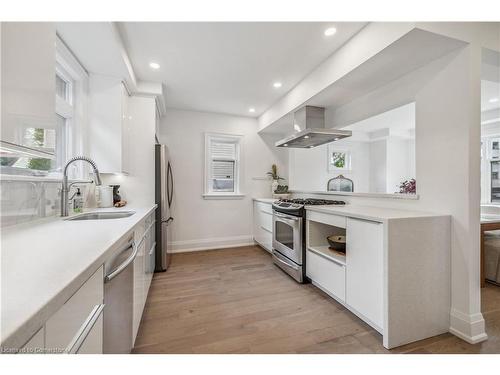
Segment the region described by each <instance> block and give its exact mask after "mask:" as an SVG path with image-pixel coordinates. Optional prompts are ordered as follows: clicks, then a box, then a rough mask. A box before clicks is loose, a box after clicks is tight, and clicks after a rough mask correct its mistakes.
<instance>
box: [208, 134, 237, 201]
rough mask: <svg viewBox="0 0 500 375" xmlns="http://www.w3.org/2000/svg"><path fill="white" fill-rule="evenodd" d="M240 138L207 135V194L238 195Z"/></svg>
mask: <svg viewBox="0 0 500 375" xmlns="http://www.w3.org/2000/svg"><path fill="white" fill-rule="evenodd" d="M240 138H241V137H239V136H230V135H221V134H207V135H206V147H207V155H206V158H207V173H206V174H207V176H206V179H207V181H206V193H207V194H218V193H222V194H231V193H234V194H237V193H238V176H239V170H238V169H239V142H240Z"/></svg>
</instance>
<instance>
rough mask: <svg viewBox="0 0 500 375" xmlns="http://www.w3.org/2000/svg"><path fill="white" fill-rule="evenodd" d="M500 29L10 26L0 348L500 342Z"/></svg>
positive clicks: (459, 346)
mask: <svg viewBox="0 0 500 375" xmlns="http://www.w3.org/2000/svg"><path fill="white" fill-rule="evenodd" d="M499 26H500V25H499V24H498V23H487V22H475V23H446V22H438V23H432V22H398V23H391V22H284V23H279V22H268V23H265V22H251V23H243V22H228V23H217V22H215V23H214V22H155V23H149V22H25V23H23V22H2V23H1V34H0V36H1V46H0V47H1V50H2V55H1V56H2V57H1V69H2V78H1V87H2V88H1V90H2V91H1V94H2V107H1V109H2V136H1V153H2V155H1V156H2V166H1V168H2V170H1V187H2V190H1V219H2V225H1V228H2V233H1V244H2V255H1V257H2V297H1V298H2V318H1V347H2V352H4V353H10V354H13V353H48V354H56V353H88V354H101V353H104V354H129V353H137V354H146V353H155V354H205V353H219V354H229V353H238V354H278V353H295V354H298V353H310V354H311V353H323V354H333V353H358V354H361V353H385V354H389V353H496V354H500V346H499V344H498V343H499V338H500V331H498V317H497V316H498V312H499V311H500V310H498V306H499V301H500V288H499V287H498V283H497V282H496V281H495V280H494V279H493V278H492V277H488V278H487V279H488V280H489V281H488V282H487V283H486V285H485V286H484V288H481V280H482V276H481V263H482V262H483V259H487V262H486V263H487V265H486V266H487V270H489V269H490V268H491V267H500V266H499V265H500V260H497V262H498V264H499V265H497V263H495V261H494V260H492V259H493V256H492V255H490V254H491V252H490V250H488V255H486V256H485V255H484V254H482V253H481V246H480V236H481V232H480V229H479V228H480V210H484V206H485V205H489V204H491V205H494V203H495V202H494V200H490V201H485V198H484V196H488V195H491V194H493V193H492V192H491V191H488V192H486V193H483V194H481V189H482V188H483V190H484V186H485V183H484V181H483V180H485V179H486V177H485V176H486V175H485V174H484V171H483V172H481V168H479V156H480V155H482V151H481V147H485V146H481V142H480V140H481V138H482V137H483V138H484V136H485V134H483V135H482V134H481V132H482V131H483V132H484V129H485V127H484V125H485V124H483V123H484V119H482V116H484V115H485V114H484V113H482V112H485V111H489V112H488V113H490V112H491V111H497V109H498V106H490V107H485V106H484V105H483V102H488V103H489V104H494V103H495V102H490V100H491V99H492V98H494V97H496V96H495V95H497V94H498V90H499V87H500V86H498V84H497V85H496V86H494V87H493V89H490V90H489V91H488V93H489V94H488V95H492V96H491V98H490V97H488V98H485V97H484V95H485V94H484V92H485V90H484V89H483V86H484V85H486V84H487V82H491V81H495V80H496V82H497V83H498V82H500V79H498V77H499V76H500V62H499V61H500V58H499V56H500V41H499V33H498V31H499V30H500V28H499ZM262 35H266V38H265V40H263V39H262ZM242 45H243V46H246V47H245V48H242V47H241V46H242ZM297 51H302V52H303V54H302V56H301V57H300V58H296V59H295V60H294V61H295V62H294V63H290V61H291V60H292V57H293V56H294V55H295V54H296V52H297ZM200 56H203V58H202V59H200ZM486 76H488V77H486ZM491 76H493V78H491ZM495 77H496V78H495ZM479 124H481V126H480V125H479ZM488 124H489V127H490V128H492V127H495V126H497V127H498V126H499V124H498V118H497V117H494V118H492V119H489V122H488ZM488 124H487V125H488ZM498 134H500V133H496V132H492V133H491V137H493V136H495V137H496V136H497V135H498ZM492 142H493V141H492ZM484 144H486V143H484ZM491 147H492V148H493V146H491ZM484 152H486V151H484ZM488 152H490V151H488ZM488 160H490V159H488ZM482 169H483V170H484V168H482ZM490 178H491V176H490ZM487 182H489V180H488V179H487ZM480 196H481V197H482V198H480ZM481 205H482V206H481ZM490 245H491V241H490V242H488V246H490ZM493 251H495V250H493ZM492 264H493V266H492ZM488 267H490V268H488Z"/></svg>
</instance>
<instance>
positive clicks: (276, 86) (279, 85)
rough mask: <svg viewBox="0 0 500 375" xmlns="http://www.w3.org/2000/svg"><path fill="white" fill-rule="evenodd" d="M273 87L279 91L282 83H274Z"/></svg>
mask: <svg viewBox="0 0 500 375" xmlns="http://www.w3.org/2000/svg"><path fill="white" fill-rule="evenodd" d="M273 87H274V88H276V89H279V88H280V87H281V82H274V83H273Z"/></svg>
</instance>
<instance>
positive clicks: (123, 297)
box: [103, 236, 139, 354]
mask: <svg viewBox="0 0 500 375" xmlns="http://www.w3.org/2000/svg"><path fill="white" fill-rule="evenodd" d="M138 249H139V246H136V244H135V243H134V241H133V236H132V237H131V238H130V239H129V240H128V241H127V243H126V244H125V245H124V246H123V248H122V249H121V250H120V251H119V252H118V254H117V255H116V256H115V257H114V258H112V259H111V260H110V261H109V262H107V263H105V265H104V272H105V273H106V276H105V277H104V305H105V306H106V307H105V309H104V329H103V331H104V338H103V352H104V353H106V354H128V353H130V351H131V350H132V346H133V342H132V341H133V335H132V318H133V310H134V306H133V296H134V290H133V287H134V259H135V257H136V256H137V252H138Z"/></svg>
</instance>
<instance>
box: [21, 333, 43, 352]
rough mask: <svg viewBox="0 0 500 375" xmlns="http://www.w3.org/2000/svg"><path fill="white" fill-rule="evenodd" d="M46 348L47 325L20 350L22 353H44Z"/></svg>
mask: <svg viewBox="0 0 500 375" xmlns="http://www.w3.org/2000/svg"><path fill="white" fill-rule="evenodd" d="M44 349H45V327H42V328H40V329H39V330H38V332H37V333H35V334H34V335H33V337H32V338H31V339H30V340H29V341H28V342H27V343H26V344H24V346H23V347H22V348H21V349H20V350H19V353H22V354H43V352H44Z"/></svg>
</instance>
